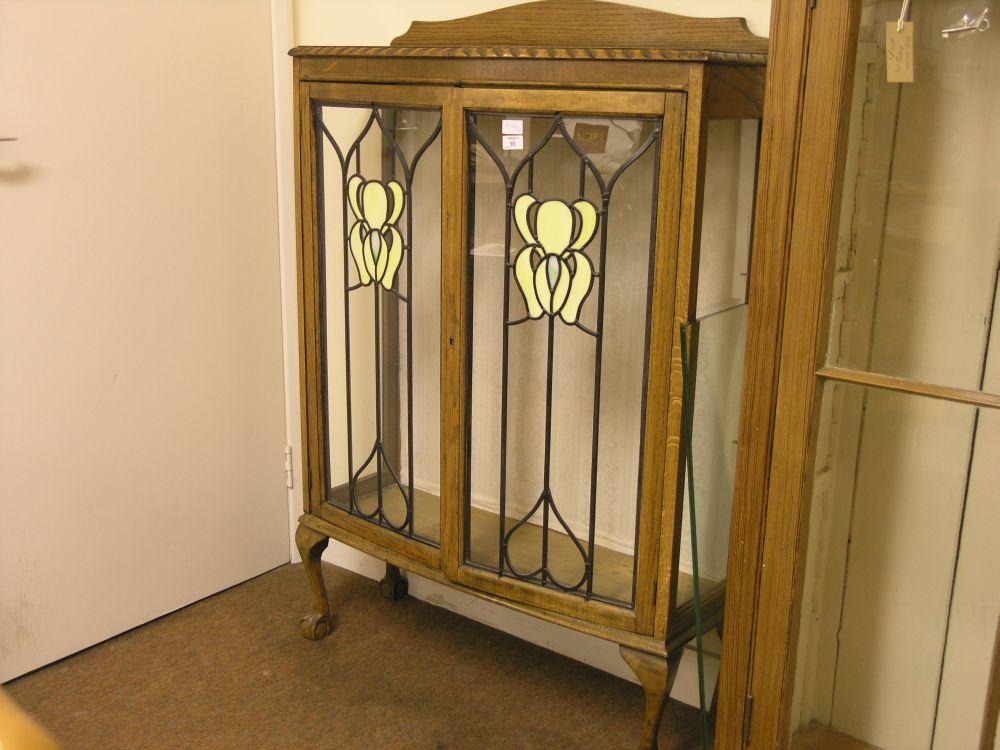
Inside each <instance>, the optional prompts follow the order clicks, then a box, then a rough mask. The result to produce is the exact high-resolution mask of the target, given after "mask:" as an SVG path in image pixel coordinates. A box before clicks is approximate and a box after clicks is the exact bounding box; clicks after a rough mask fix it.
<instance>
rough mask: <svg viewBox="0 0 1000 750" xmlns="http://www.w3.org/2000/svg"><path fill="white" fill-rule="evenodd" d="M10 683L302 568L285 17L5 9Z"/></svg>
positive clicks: (2, 572) (3, 394)
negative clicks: (294, 462) (284, 103)
mask: <svg viewBox="0 0 1000 750" xmlns="http://www.w3.org/2000/svg"><path fill="white" fill-rule="evenodd" d="M0 91H2V92H3V95H2V97H0V135H2V136H17V137H19V139H20V140H19V141H17V142H6V143H0V352H2V353H0V680H4V679H8V678H10V677H13V676H15V675H18V674H21V673H23V672H25V671H27V670H30V669H33V668H35V667H38V666H40V665H42V664H45V663H47V662H50V661H52V660H54V659H58V658H60V657H63V656H66V655H67V654H69V653H72V652H74V651H76V650H78V649H80V648H83V647H86V646H89V645H91V644H93V643H95V642H98V641H100V640H103V639H105V638H108V637H110V636H112V635H115V634H117V633H119V632H121V631H123V630H126V629H128V628H131V627H134V626H135V625H138V624H140V623H143V622H145V621H148V620H150V619H152V618H154V617H157V616H159V615H162V614H164V613H166V612H169V611H171V610H173V609H176V608H178V607H181V606H183V605H186V604H188V603H190V602H192V601H195V600H197V599H199V598H202V597H204V596H206V595H209V594H212V593H214V592H216V591H219V590H220V589H222V588H225V587H227V586H230V585H232V584H234V583H237V582H239V581H242V580H245V579H246V578H249V577H251V576H253V575H256V574H258V573H261V572H263V571H265V570H267V569H269V568H272V567H274V566H277V565H280V564H282V563H283V562H285V561H287V560H288V521H287V498H286V493H285V487H284V481H283V476H282V449H283V447H284V414H283V409H282V379H281V367H282V352H281V330H280V326H279V320H280V309H281V307H280V298H279V293H280V287H279V277H278V264H277V259H276V257H275V248H276V245H277V221H276V210H275V182H276V180H275V166H274V98H273V93H272V59H271V39H270V16H269V6H268V4H267V1H266V0H252V1H251V0H216V1H215V2H211V3H202V2H198V1H197V0H177V1H176V2H171V3H149V2H134V1H133V0H91V1H90V2H86V3H81V2H75V1H73V0H0Z"/></svg>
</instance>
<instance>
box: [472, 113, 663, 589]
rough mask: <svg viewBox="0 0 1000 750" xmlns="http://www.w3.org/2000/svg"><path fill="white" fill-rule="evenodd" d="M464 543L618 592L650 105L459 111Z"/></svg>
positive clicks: (649, 190)
mask: <svg viewBox="0 0 1000 750" xmlns="http://www.w3.org/2000/svg"><path fill="white" fill-rule="evenodd" d="M469 140H470V143H471V144H473V146H472V148H471V149H470V164H469V168H470V175H471V181H472V190H471V205H470V217H469V218H470V227H469V254H470V257H469V289H470V307H471V326H470V334H471V335H470V347H471V371H472V372H471V419H470V424H471V428H470V429H471V434H470V438H469V452H470V467H471V471H470V486H469V488H468V490H469V497H468V501H467V506H466V512H467V518H468V523H467V532H468V539H467V544H466V550H467V559H468V561H469V562H471V563H473V564H475V565H479V566H482V567H485V568H488V569H490V570H495V571H500V572H502V575H506V576H515V577H518V578H521V579H523V580H530V581H532V582H535V583H538V584H539V585H543V586H548V587H552V588H556V589H559V590H571V591H574V592H575V593H578V594H580V595H582V596H587V597H594V598H600V599H603V600H607V601H612V602H615V603H618V604H623V605H630V604H631V602H632V600H633V580H634V570H635V561H634V553H635V536H636V511H637V499H638V496H639V490H640V487H639V475H640V474H639V473H640V455H641V447H642V434H641V425H642V423H643V410H644V403H643V392H644V385H645V384H644V380H645V366H646V342H647V338H648V337H647V327H648V320H647V316H648V308H649V304H648V303H649V286H650V282H651V279H650V263H651V254H652V253H651V251H652V241H653V236H652V227H653V222H654V217H655V213H656V210H655V195H656V181H657V162H658V150H659V140H660V131H659V121H658V120H655V119H641V118H640V119H636V118H617V117H616V118H607V117H586V118H570V117H565V118H563V117H561V116H559V115H525V114H504V115H500V114H489V113H475V114H470V115H469Z"/></svg>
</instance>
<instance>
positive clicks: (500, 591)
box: [292, 0, 773, 748]
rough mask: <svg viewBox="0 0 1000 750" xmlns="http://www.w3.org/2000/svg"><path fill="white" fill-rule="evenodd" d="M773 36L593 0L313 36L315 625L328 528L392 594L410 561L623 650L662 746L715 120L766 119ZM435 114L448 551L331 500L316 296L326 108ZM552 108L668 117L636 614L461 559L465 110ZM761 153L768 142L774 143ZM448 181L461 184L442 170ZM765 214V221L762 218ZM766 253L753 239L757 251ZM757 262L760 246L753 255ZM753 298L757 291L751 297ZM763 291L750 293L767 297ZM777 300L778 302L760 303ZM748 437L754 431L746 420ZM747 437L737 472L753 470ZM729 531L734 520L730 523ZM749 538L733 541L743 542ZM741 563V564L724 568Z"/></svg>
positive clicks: (303, 539)
mask: <svg viewBox="0 0 1000 750" xmlns="http://www.w3.org/2000/svg"><path fill="white" fill-rule="evenodd" d="M766 49H767V45H766V40H763V39H760V38H757V37H754V36H753V35H751V34H750V33H749V32H748V31H747V30H746V26H745V24H744V23H743V22H742V20H741V19H691V18H683V17H680V16H672V15H670V14H665V13H658V12H654V11H647V10H642V9H637V8H630V7H627V6H620V5H615V4H612V3H600V2H593V1H592V0H545V1H543V2H537V3H529V4H527V5H523V6H516V7H514V8H508V9H502V10H499V11H494V12H491V13H487V14H482V15H481V16H474V17H471V18H469V19H459V20H456V21H451V22H442V23H427V24H420V23H415V24H414V25H413V27H411V29H410V31H408V32H407V33H406V34H404V35H403V36H402V37H400V38H399V39H396V40H395V41H394V42H393V44H392V46H390V47H348V48H345V47H339V48H328V47H301V48H297V49H296V50H293V52H292V54H293V56H294V66H295V79H296V86H297V89H296V101H297V106H296V125H297V127H296V137H297V151H298V161H297V165H296V166H297V181H298V192H297V209H298V219H299V222H298V224H299V233H298V241H299V245H298V259H299V260H298V263H299V290H298V291H299V334H300V345H301V346H300V357H301V362H300V365H301V384H300V385H301V392H302V426H303V445H304V464H305V465H304V471H303V476H305V477H306V487H305V508H304V510H305V513H304V515H303V516H302V518H301V519H300V525H299V530H298V532H297V534H296V541H297V544H298V546H299V549H300V552H301V553H302V558H303V560H304V561H305V562H306V568H307V573H308V575H309V580H310V583H311V585H312V589H313V594H314V608H313V612H312V613H311V615H310V616H309V617H307V618H306V619H305V620H304V621H303V633H304V634H305V635H306V636H307V637H310V638H320V637H323V636H324V635H326V633H327V632H328V631H329V629H330V616H329V603H328V602H327V598H326V594H325V588H324V586H323V582H322V576H321V572H320V567H319V559H320V555H321V553H322V550H323V548H324V547H325V545H326V543H327V540H328V539H330V538H332V539H336V540H338V541H341V542H344V543H346V544H348V545H350V546H352V547H354V548H356V549H359V550H361V551H363V552H366V553H368V554H372V555H374V556H376V557H379V558H381V559H383V560H385V561H386V563H387V565H388V566H390V567H389V569H388V572H387V579H386V580H387V581H389V587H390V589H392V590H393V591H395V588H396V584H397V582H398V570H397V568H403V569H406V570H409V571H412V572H414V573H416V574H418V575H421V576H423V577H426V578H429V579H431V580H434V581H438V582H441V583H445V584H447V585H450V586H452V587H454V588H456V589H458V590H461V591H464V592H466V593H470V594H472V595H475V596H478V597H480V598H483V599H487V600H489V601H494V602H497V603H500V604H502V605H504V606H506V607H509V608H511V609H514V610H517V611H521V612H525V613H528V614H532V615H534V616H536V617H539V618H542V619H545V620H548V621H551V622H554V623H558V624H561V625H564V626H568V627H571V628H573V629H576V630H579V631H581V632H585V633H588V634H591V635H595V636H598V637H601V638H604V639H607V640H610V641H613V642H616V643H618V644H620V646H621V648H622V655H623V657H624V658H625V660H626V662H627V663H628V664H629V665H630V666H631V667H632V668H633V670H634V671H635V672H636V675H637V677H638V678H639V679H640V681H641V682H642V683H643V686H644V688H645V691H646V699H647V716H646V726H645V728H644V732H643V740H642V746H643V747H647V748H651V747H655V744H656V739H655V737H656V731H657V727H658V723H659V717H660V712H661V709H662V706H663V701H664V700H665V698H666V694H667V692H668V688H669V685H670V684H671V682H672V679H673V677H674V676H675V674H676V665H677V663H678V661H679V656H680V653H681V647H682V646H683V644H684V643H685V642H687V641H688V640H690V639H691V637H692V636H693V627H694V616H693V608H692V607H691V606H690V604H688V605H686V606H682V607H678V606H677V601H676V598H677V575H676V574H675V571H676V570H677V567H678V557H679V549H680V544H679V539H680V527H681V512H680V508H681V504H680V501H681V493H682V490H683V486H684V479H683V467H684V462H683V458H682V450H681V449H682V442H681V418H682V408H683V392H684V383H683V376H682V369H681V351H680V337H679V330H680V326H681V324H683V323H685V322H686V321H688V320H690V319H691V318H692V316H693V313H694V302H695V296H696V292H697V289H696V285H697V276H698V255H699V253H698V248H699V242H700V223H701V202H702V189H703V179H704V171H705V161H706V147H707V125H708V120H709V119H710V118H760V117H761V114H762V110H763V70H764V69H763V64H764V62H765V59H766V57H765V53H766ZM317 101H319V102H336V103H352V102H353V103H361V104H364V105H366V106H368V105H370V104H371V103H377V104H384V105H394V106H413V107H418V106H419V107H432V108H437V109H440V111H441V121H442V128H441V138H442V140H441V169H442V176H443V178H442V193H441V237H442V248H441V285H442V286H441V295H442V300H443V304H442V308H441V331H440V342H441V344H440V346H441V379H442V384H443V385H442V389H441V435H442V441H441V442H442V454H441V494H440V513H441V518H440V547H439V548H435V547H433V546H428V545H424V544H421V543H418V542H416V541H414V540H412V539H407V538H404V537H402V536H399V535H395V534H393V533H388V532H386V531H385V530H384V529H382V528H380V527H378V526H376V525H374V524H371V523H368V522H367V521H365V520H362V519H360V518H356V517H353V516H350V515H348V514H346V513H344V512H341V511H339V510H337V509H335V508H332V507H330V506H329V505H328V504H327V503H325V499H326V492H327V480H326V473H325V461H326V455H327V453H326V434H325V426H324V408H325V407H324V404H325V402H326V395H325V394H324V392H323V388H324V386H323V383H324V376H323V370H322V368H323V367H324V366H325V365H324V362H323V359H322V347H323V345H324V344H323V325H322V324H321V316H322V311H321V301H320V298H319V292H318V289H319V285H320V279H319V273H320V265H319V262H318V249H317V248H318V242H319V239H318V236H317V230H316V226H317V212H318V207H317V197H316V196H317V175H316V149H317V144H316V143H315V130H314V127H313V115H312V111H313V106H314V102H317ZM466 109H477V110H496V111H518V112H531V111H541V112H559V113H563V112H565V113H568V114H574V113H579V114H587V115H600V116H604V115H610V114H622V115H632V116H639V115H645V116H656V117H658V118H661V142H660V149H659V160H660V161H659V168H658V171H657V175H658V184H657V200H656V207H657V212H656V214H655V229H654V230H653V234H654V236H655V243H654V245H655V255H654V256H653V257H654V262H653V269H652V287H653V292H652V294H651V295H650V298H649V302H648V304H649V305H650V320H651V323H650V334H649V335H650V338H649V343H648V368H649V369H648V384H647V386H646V391H645V394H644V396H645V399H646V410H645V420H646V421H645V425H644V428H645V435H646V438H645V440H644V442H643V448H642V451H643V457H642V473H641V477H642V485H641V486H642V503H641V505H640V515H639V519H638V520H637V523H638V526H639V533H638V539H637V546H636V549H635V555H636V559H637V572H636V581H637V583H636V597H635V601H634V607H633V608H627V607H619V606H615V605H612V604H608V603H605V602H602V601H598V600H592V599H589V598H586V599H585V598H582V597H577V596H571V595H568V594H562V593H559V592H555V591H552V590H549V589H546V588H544V587H540V586H537V585H534V584H531V583H526V582H524V581H520V580H516V579H514V578H511V577H498V576H497V575H496V574H495V573H492V574H491V573H487V572H485V571H482V570H478V569H475V568H472V567H470V566H467V565H465V564H463V562H462V561H463V560H464V559H465V557H464V552H463V549H462V546H463V533H462V523H463V519H462V514H461V509H462V503H463V501H464V499H465V497H464V496H465V487H466V477H465V472H466V471H467V467H466V465H465V462H466V458H465V454H464V450H463V448H462V446H463V442H464V436H465V435H466V428H467V421H468V414H467V413H466V403H467V398H466V395H467V394H466V389H467V388H468V387H469V384H468V382H467V380H466V366H467V358H468V353H467V352H466V351H465V343H464V342H465V341H466V337H467V330H466V325H467V322H468V321H467V320H466V313H465V304H464V301H465V300H466V298H467V295H468V293H469V290H468V289H466V283H467V282H466V278H467V274H466V264H467V263H468V262H469V260H468V254H467V252H466V250H467V248H466V226H465V222H466V215H467V208H468V205H467V201H468V196H467V190H466V185H465V181H464V180H459V179H453V178H454V177H455V176H457V175H464V174H465V165H466V163H467V154H468V151H467V149H468V144H467V135H466V127H465V110H466ZM765 145H766V140H765ZM447 177H450V178H452V179H446V178H447ZM759 215H760V213H759V212H758V216H759ZM758 244H759V242H758ZM755 253H756V251H755ZM758 262H759V261H758V260H757V259H755V261H754V263H755V270H754V276H755V280H753V281H752V282H751V303H750V312H749V321H748V334H747V336H748V339H747V341H748V343H747V355H746V362H747V367H746V370H745V373H744V396H743V404H744V405H743V414H742V423H743V425H744V427H743V430H744V432H743V434H745V435H746V434H754V433H755V431H756V430H758V429H759V427H758V426H757V421H758V420H761V419H763V418H765V417H766V415H767V414H768V413H769V412H765V413H763V414H762V413H759V412H757V411H754V409H757V408H759V405H760V404H765V403H766V404H769V403H770V402H771V400H772V398H773V393H772V392H771V391H769V390H766V389H765V390H763V391H762V390H761V388H760V384H761V383H763V382H765V380H763V379H761V377H760V374H759V370H760V368H762V367H765V366H766V363H764V362H763V361H762V360H761V357H762V355H763V353H764V351H765V350H764V349H763V348H762V344H763V342H765V341H766V339H767V337H768V334H769V331H770V330H771V327H772V326H771V322H770V319H769V317H768V315H767V310H766V308H765V307H762V306H761V305H760V303H759V302H756V303H755V302H754V300H755V299H757V300H764V299H765V296H766V293H767V290H766V289H763V288H762V287H761V285H762V284H764V283H766V282H767V281H768V277H767V276H766V275H761V279H760V280H759V281H758V280H756V277H757V276H758V275H760V274H759V271H758V270H757V265H758ZM755 289H756V292H755V291H754V290H755ZM755 294H756V297H755V296H754V295H755ZM762 295H765V296H762ZM748 430H749V431H750V432H747V431H748ZM749 450H752V448H750V447H749V446H748V445H747V444H744V445H741V448H740V455H741V461H740V466H739V470H738V474H737V478H736V483H737V486H738V487H740V486H742V484H743V483H745V482H746V481H747V479H748V477H749V472H750V471H751V467H752V464H751V463H749V462H748V461H747V460H746V458H745V455H744V454H746V453H747V452H748V451H749ZM734 533H735V531H734ZM735 538H736V537H734V539H735ZM730 569H731V570H732V568H730ZM725 597H726V587H725V585H722V586H718V587H716V588H714V589H712V590H711V591H707V592H705V593H704V596H703V599H704V602H703V606H704V610H705V623H704V625H705V628H706V629H708V628H711V627H715V626H717V625H718V624H719V623H720V622H721V619H722V616H723V606H724V602H725Z"/></svg>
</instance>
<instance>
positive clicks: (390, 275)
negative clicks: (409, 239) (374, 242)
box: [379, 227, 403, 289]
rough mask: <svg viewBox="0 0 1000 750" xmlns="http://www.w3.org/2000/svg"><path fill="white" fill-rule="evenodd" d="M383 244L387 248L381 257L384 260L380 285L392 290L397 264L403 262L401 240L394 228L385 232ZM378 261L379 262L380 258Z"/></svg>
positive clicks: (397, 268)
mask: <svg viewBox="0 0 1000 750" xmlns="http://www.w3.org/2000/svg"><path fill="white" fill-rule="evenodd" d="M385 244H386V245H388V247H386V248H383V250H382V255H383V257H384V258H385V271H384V275H383V276H382V282H381V283H382V286H383V287H385V288H386V289H392V285H393V283H395V281H396V271H398V270H399V264H400V263H401V262H402V260H403V238H402V236H400V234H399V232H398V231H397V229H396V227H389V231H388V232H386V237H385ZM379 260H380V261H381V258H380V259H379Z"/></svg>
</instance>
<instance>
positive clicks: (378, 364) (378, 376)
mask: <svg viewBox="0 0 1000 750" xmlns="http://www.w3.org/2000/svg"><path fill="white" fill-rule="evenodd" d="M383 252H384V251H383ZM379 289H380V287H379V285H378V283H375V284H372V293H373V294H374V295H375V487H376V490H377V492H378V518H379V525H381V524H382V522H383V521H385V520H386V518H385V511H383V509H382V461H383V460H384V458H385V456H384V455H383V453H382V450H383V449H382V335H381V334H382V332H381V330H380V329H381V327H382V307H381V300H380V298H381V293H380V292H379Z"/></svg>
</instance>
